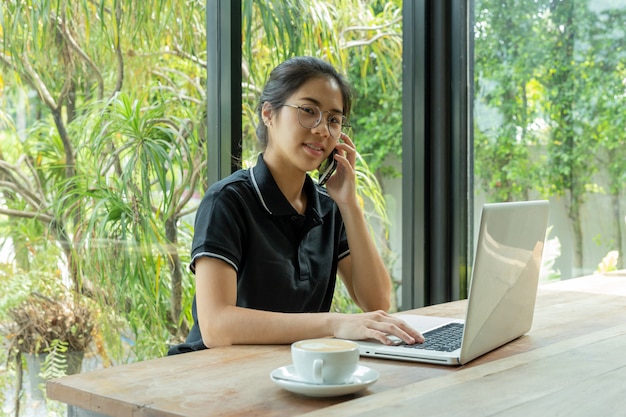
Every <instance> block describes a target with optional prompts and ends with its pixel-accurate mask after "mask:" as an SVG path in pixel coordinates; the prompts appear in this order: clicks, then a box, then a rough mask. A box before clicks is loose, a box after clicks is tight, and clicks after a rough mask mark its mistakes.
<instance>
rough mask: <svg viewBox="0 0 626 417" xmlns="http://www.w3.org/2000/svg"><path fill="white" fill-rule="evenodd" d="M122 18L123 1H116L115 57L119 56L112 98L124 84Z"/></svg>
mask: <svg viewBox="0 0 626 417" xmlns="http://www.w3.org/2000/svg"><path fill="white" fill-rule="evenodd" d="M121 18H122V2H121V1H118V2H115V28H116V29H115V33H116V36H115V57H116V58H117V82H116V83H115V88H114V89H113V92H112V93H111V99H112V98H113V97H115V95H116V94H117V93H118V92H120V91H122V86H123V85H124V56H123V55H122V48H121V46H120V45H121V42H120V33H121V31H120V19H121Z"/></svg>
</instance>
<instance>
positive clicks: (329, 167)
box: [317, 149, 337, 185]
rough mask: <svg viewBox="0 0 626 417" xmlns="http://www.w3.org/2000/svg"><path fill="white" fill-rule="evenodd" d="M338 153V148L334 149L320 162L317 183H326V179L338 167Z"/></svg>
mask: <svg viewBox="0 0 626 417" xmlns="http://www.w3.org/2000/svg"><path fill="white" fill-rule="evenodd" d="M336 154H337V150H336V149H333V151H332V152H331V153H330V155H329V156H328V158H326V159H324V161H322V163H321V164H320V166H319V168H317V183H318V184H319V185H324V184H326V181H328V179H329V178H330V176H331V175H333V172H335V170H336V169H337V161H335V155H336Z"/></svg>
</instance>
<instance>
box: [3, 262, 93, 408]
mask: <svg viewBox="0 0 626 417" xmlns="http://www.w3.org/2000/svg"><path fill="white" fill-rule="evenodd" d="M31 274H32V272H31ZM28 275H30V274H28ZM13 278H14V279H13V280H11V281H12V283H16V282H19V281H20V280H19V278H18V279H15V278H17V277H15V276H14V277H13ZM22 278H26V277H24V276H22ZM31 278H32V277H31ZM40 279H41V280H40V281H39V283H38V284H37V285H29V283H28V281H29V280H28V279H26V280H25V281H22V282H21V284H22V285H19V284H17V285H15V286H14V287H13V288H12V289H13V290H15V291H14V292H13V293H10V294H11V296H9V297H7V298H9V299H10V301H11V302H10V303H8V305H7V304H4V303H3V305H2V307H3V312H2V313H3V314H2V319H3V320H2V321H3V326H2V333H4V336H5V338H6V341H7V342H8V343H6V346H7V351H8V352H7V356H8V357H9V358H14V359H15V364H16V367H15V372H16V374H17V380H18V381H20V383H19V384H17V385H16V387H15V389H16V391H17V394H19V392H20V391H21V390H22V389H23V387H22V384H21V381H22V374H23V372H22V370H23V365H26V368H27V374H26V375H28V381H29V388H30V391H29V394H30V398H31V400H32V401H34V402H35V403H36V404H39V406H41V407H45V396H44V383H45V381H46V379H50V378H56V377H59V376H63V375H69V374H73V373H78V372H80V370H81V367H82V361H83V357H84V353H85V351H87V350H88V349H89V347H90V344H91V342H92V340H93V334H94V327H95V318H94V315H93V313H92V311H91V309H90V307H89V306H88V304H87V303H86V300H85V298H84V297H83V296H81V295H80V294H76V293H73V292H72V291H70V290H69V289H68V288H66V287H65V286H64V285H63V284H62V283H61V282H60V280H59V279H58V277H50V276H48V275H47V274H45V273H43V272H42V275H41V276H40ZM31 282H32V281H31ZM16 408H18V409H19V395H16Z"/></svg>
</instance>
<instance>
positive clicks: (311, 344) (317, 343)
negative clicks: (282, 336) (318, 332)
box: [296, 339, 356, 352]
mask: <svg viewBox="0 0 626 417" xmlns="http://www.w3.org/2000/svg"><path fill="white" fill-rule="evenodd" d="M296 347H297V348H298V349H304V350H313V351H317V352H324V351H326V352H328V351H340V350H350V349H354V348H355V347H356V345H355V344H354V343H352V342H348V341H346V340H338V339H313V340H303V341H300V342H298V343H296Z"/></svg>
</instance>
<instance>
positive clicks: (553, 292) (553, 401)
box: [47, 277, 626, 417]
mask: <svg viewBox="0 0 626 417" xmlns="http://www.w3.org/2000/svg"><path fill="white" fill-rule="evenodd" d="M569 281H572V282H570V283H569V285H566V284H568V281H564V282H559V283H555V284H549V285H545V286H542V287H541V288H540V290H539V294H538V297H537V304H536V309H535V318H534V323H533V327H532V329H531V330H530V332H529V333H528V334H527V335H525V336H522V337H521V338H519V339H517V340H515V341H513V342H511V343H509V344H507V345H505V346H503V347H501V348H499V349H497V350H495V351H493V352H490V353H488V354H486V355H484V356H482V357H480V358H478V359H476V360H474V361H472V362H470V363H469V364H467V365H465V366H461V367H447V366H442V365H426V364H416V363H410V362H398V361H390V360H383V359H369V358H368V359H365V358H363V359H362V363H363V364H364V365H366V366H369V367H371V368H374V369H376V370H377V371H378V372H379V373H380V375H381V376H380V379H379V380H378V382H377V383H376V384H374V385H372V386H371V387H370V388H368V389H367V390H364V391H362V392H359V393H357V394H352V395H346V396H342V397H336V398H309V397H305V396H302V395H297V394H292V393H290V392H287V391H284V390H282V389H281V388H279V387H278V386H276V385H275V384H273V383H272V382H271V380H270V378H269V373H270V372H271V371H272V370H273V369H275V368H277V367H279V366H283V365H287V364H289V363H290V362H291V358H290V353H289V346H232V347H226V348H217V349H210V350H206V351H201V352H195V353H187V354H183V355H177V356H173V357H167V358H158V359H154V360H149V361H144V362H138V363H133V364H128V365H122V366H117V367H113V368H107V369H102V370H98V371H93V372H89V373H85V374H78V375H71V376H67V377H64V378H61V379H57V380H53V381H50V382H48V384H47V392H48V397H49V398H51V399H54V400H58V401H62V402H65V403H67V404H71V405H74V406H76V407H79V408H81V409H85V410H90V411H94V412H98V413H102V414H104V415H109V416H118V417H130V416H133V417H138V416H139V417H141V416H152V417H156V416H158V417H172V416H190V417H193V416H208V415H211V416H213V415H215V416H226V415H228V416H249V415H260V416H287V415H288V416H294V415H301V414H308V415H311V416H315V415H324V416H335V415H336V416H339V415H341V416H344V415H354V416H356V415H372V416H374V415H376V416H377V417H380V416H384V415H389V412H388V408H389V407H390V408H391V409H393V413H394V414H395V413H396V411H397V412H398V413H399V415H418V414H425V413H427V414H429V415H506V416H516V415H522V413H523V414H524V415H568V416H569V415H583V412H584V411H589V410H590V409H591V408H592V405H590V404H594V406H595V407H598V404H600V406H601V408H600V409H597V408H596V409H595V410H594V411H593V412H588V413H587V414H585V415H586V416H588V415H626V399H624V398H623V396H624V390H623V388H622V385H623V382H621V381H624V380H626V379H625V377H626V375H625V373H626V370H625V368H626V366H625V365H626V362H625V359H624V358H626V355H625V354H624V353H626V327H625V325H624V324H623V323H624V317H625V316H626V297H625V296H626V277H586V278H580V279H576V280H569ZM613 289H615V291H613ZM464 311H465V301H456V302H452V303H445V304H440V305H437V306H431V307H426V308H423V309H416V310H412V311H411V312H410V313H414V314H427V315H435V316H448V317H463V315H464ZM407 313H408V312H403V314H407ZM442 401H443V403H442ZM600 401H601V403H600ZM563 403H566V404H563ZM441 404H443V405H441ZM559 407H560V408H559ZM538 410H544V411H545V410H551V411H552V410H554V411H558V412H555V413H552V412H549V413H547V414H545V413H538V412H537V411H538ZM562 411H567V413H563V414H562V413H561V412H562ZM615 412H619V413H621V414H615Z"/></svg>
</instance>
